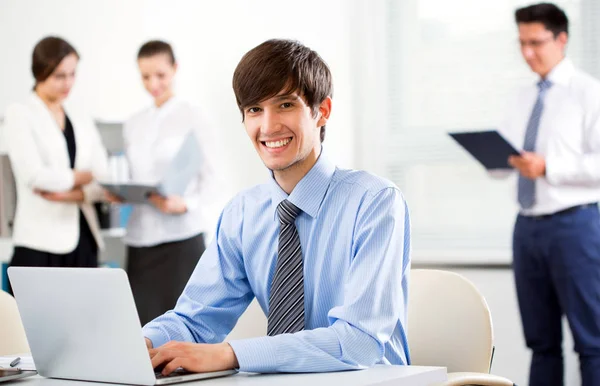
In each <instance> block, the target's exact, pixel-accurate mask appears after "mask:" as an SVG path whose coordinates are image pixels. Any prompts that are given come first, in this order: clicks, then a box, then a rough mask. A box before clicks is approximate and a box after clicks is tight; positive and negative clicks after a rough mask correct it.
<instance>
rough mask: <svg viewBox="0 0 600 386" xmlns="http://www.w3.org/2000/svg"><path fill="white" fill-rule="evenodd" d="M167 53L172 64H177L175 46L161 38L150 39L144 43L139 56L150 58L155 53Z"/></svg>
mask: <svg viewBox="0 0 600 386" xmlns="http://www.w3.org/2000/svg"><path fill="white" fill-rule="evenodd" d="M160 54H166V55H167V56H168V57H169V61H170V62H171V64H175V54H174V53H173V47H171V45H170V44H169V43H167V42H163V41H161V40H150V41H149V42H146V43H144V44H143V45H142V46H141V47H140V50H139V51H138V55H137V58H138V59H141V58H149V57H151V56H154V55H160Z"/></svg>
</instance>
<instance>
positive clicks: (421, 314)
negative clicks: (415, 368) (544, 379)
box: [408, 269, 494, 373]
mask: <svg viewBox="0 0 600 386" xmlns="http://www.w3.org/2000/svg"><path fill="white" fill-rule="evenodd" d="M408 294H409V295H408V342H409V347H410V356H411V364H413V365H421V366H445V367H447V368H448V372H462V371H468V372H481V373H489V371H490V362H491V357H492V350H493V341H494V336H493V329H492V317H491V314H490V310H489V308H488V305H487V303H486V301H485V299H484V298H483V296H482V295H481V294H480V293H479V291H478V290H477V288H475V286H474V285H473V283H471V282H470V281H468V280H467V279H465V278H464V277H462V276H460V275H458V274H456V273H453V272H447V271H440V270H433V269H413V270H412V271H411V275H410V281H409V292H408Z"/></svg>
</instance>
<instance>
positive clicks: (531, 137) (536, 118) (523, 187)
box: [518, 79, 552, 209]
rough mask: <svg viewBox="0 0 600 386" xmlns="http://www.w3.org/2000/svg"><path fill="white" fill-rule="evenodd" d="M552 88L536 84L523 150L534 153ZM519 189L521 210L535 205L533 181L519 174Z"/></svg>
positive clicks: (542, 82) (544, 84)
mask: <svg viewBox="0 0 600 386" xmlns="http://www.w3.org/2000/svg"><path fill="white" fill-rule="evenodd" d="M551 86H552V82H550V81H549V80H546V79H543V80H541V81H540V82H539V83H538V88H539V90H540V91H539V93H538V97H537V100H536V101H535V105H534V106H533V111H532V112H531V117H529V122H528V123H527V130H526V131H525V142H524V144H523V150H525V151H534V150H535V143H536V140H537V135H538V128H539V126H540V117H541V116H542V112H543V110H544V97H545V96H546V91H547V90H548V89H549V88H550V87H551ZM518 185H519V187H518V198H519V204H520V205H521V208H523V209H528V208H531V207H532V206H533V204H535V180H532V179H530V178H527V177H523V176H522V175H521V174H519V184H518Z"/></svg>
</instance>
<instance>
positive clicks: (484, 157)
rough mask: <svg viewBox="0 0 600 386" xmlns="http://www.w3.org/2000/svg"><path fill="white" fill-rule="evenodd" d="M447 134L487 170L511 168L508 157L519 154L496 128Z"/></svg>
mask: <svg viewBox="0 0 600 386" xmlns="http://www.w3.org/2000/svg"><path fill="white" fill-rule="evenodd" d="M449 134H450V136H451V137H452V138H453V139H454V140H455V141H456V142H458V144H459V145H461V146H462V147H463V148H464V149H465V150H466V151H468V152H469V153H470V154H471V155H472V156H473V157H475V159H476V160H477V161H479V162H480V163H481V164H482V165H483V166H484V167H485V168H486V169H488V170H493V169H511V168H512V166H510V165H509V164H508V157H509V156H511V155H519V154H520V152H519V151H518V150H517V149H515V148H514V147H513V145H511V144H510V143H509V142H508V141H507V140H506V139H505V138H504V137H503V136H502V135H501V134H500V133H498V132H497V131H496V130H486V131H471V132H462V133H449Z"/></svg>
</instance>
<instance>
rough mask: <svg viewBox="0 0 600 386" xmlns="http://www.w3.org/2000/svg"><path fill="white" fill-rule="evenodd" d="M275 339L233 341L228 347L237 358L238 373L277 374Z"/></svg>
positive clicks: (264, 337)
mask: <svg viewBox="0 0 600 386" xmlns="http://www.w3.org/2000/svg"><path fill="white" fill-rule="evenodd" d="M275 341H276V339H273V337H270V336H262V337H259V338H251V339H242V340H233V341H231V342H229V345H230V346H231V348H232V349H233V352H234V353H235V356H236V357H237V361H238V364H239V365H240V371H246V372H251V373H274V372H277V369H278V367H279V363H278V360H277V344H276V342H275Z"/></svg>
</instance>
